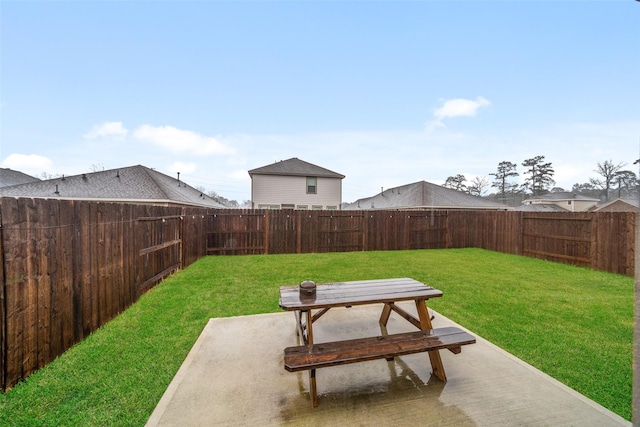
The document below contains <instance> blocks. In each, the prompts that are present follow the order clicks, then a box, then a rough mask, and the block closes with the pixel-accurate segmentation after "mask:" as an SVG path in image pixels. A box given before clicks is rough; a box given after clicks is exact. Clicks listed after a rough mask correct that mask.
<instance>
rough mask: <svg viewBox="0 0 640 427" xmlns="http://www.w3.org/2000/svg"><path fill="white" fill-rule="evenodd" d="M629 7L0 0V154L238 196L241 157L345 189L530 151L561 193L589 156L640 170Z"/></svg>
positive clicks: (347, 194)
mask: <svg viewBox="0 0 640 427" xmlns="http://www.w3.org/2000/svg"><path fill="white" fill-rule="evenodd" d="M639 18H640V3H639V2H636V1H632V0H619V1H616V0H611V1H559V2H556V1H491V2H483V1H473V2H471V1H447V2H445V1H410V2H382V1H372V2H367V1H351V2H342V1H302V2H292V1H290V2H278V1H251V2H249V1H246V2H245V1H238V2H227V1H152V0H151V1H138V2H128V1H86V2H83V1H71V2H63V1H48V2H44V1H43V2H36V1H11V0H8V1H7V0H3V1H2V2H1V3H0V144H1V145H0V165H1V166H2V167H9V168H11V169H16V170H21V171H23V172H25V173H29V174H32V175H34V176H38V177H40V176H41V175H42V173H47V174H52V175H56V174H65V175H72V174H78V173H83V172H88V171H91V170H92V169H95V168H96V167H97V168H99V169H100V168H105V169H112V168H118V167H124V166H130V165H136V164H142V165H145V166H148V167H151V168H155V169H157V170H159V171H161V172H163V173H166V174H168V175H171V176H175V175H176V173H177V172H180V173H181V178H183V179H184V180H185V181H187V182H188V183H189V184H191V185H193V186H196V187H204V188H206V189H207V190H213V191H216V192H217V193H218V194H220V195H222V196H224V197H227V198H229V199H235V200H238V201H243V200H246V199H249V198H250V197H251V193H250V179H249V175H248V173H247V171H248V170H250V169H254V168H257V167H261V166H265V165H268V164H270V163H272V162H274V161H279V160H285V159H288V158H291V157H298V158H300V159H302V160H305V161H308V162H311V163H314V164H316V165H319V166H322V167H325V168H327V169H330V170H333V171H335V172H338V173H341V174H343V175H345V176H346V178H345V179H344V181H343V201H346V202H351V201H354V200H356V199H358V198H361V197H368V196H372V195H374V194H376V193H378V192H379V191H380V189H381V188H391V187H395V186H398V185H403V184H408V183H412V182H415V181H420V180H426V181H429V182H434V183H438V184H441V183H443V182H444V181H445V180H446V178H447V177H449V176H453V175H457V174H463V175H465V176H466V177H467V178H468V179H469V180H471V179H472V178H474V177H481V176H487V177H488V178H489V179H491V177H490V176H489V174H490V173H494V172H495V171H496V169H497V166H498V163H500V162H501V161H511V162H513V163H517V164H518V165H521V164H522V162H523V161H524V160H526V159H529V158H532V157H535V156H538V155H542V156H545V160H546V161H548V162H551V163H552V165H553V168H554V169H555V175H554V180H555V181H556V183H557V185H558V186H560V187H564V188H565V189H567V190H569V189H571V187H572V185H573V184H575V183H583V182H587V181H588V179H589V178H590V177H597V174H596V173H595V172H594V170H595V169H596V168H597V163H599V162H600V163H602V162H604V161H607V160H611V161H613V162H614V163H624V164H626V165H627V166H626V167H625V169H628V170H632V171H634V172H636V173H637V172H638V171H637V169H636V168H637V165H636V166H634V165H632V163H633V161H634V160H636V159H637V158H638V157H640V114H639V113H640V104H639V102H640V25H638V20H639ZM518 170H519V172H521V173H522V172H523V170H524V168H523V167H522V166H519V168H518ZM520 179H522V176H521V177H520Z"/></svg>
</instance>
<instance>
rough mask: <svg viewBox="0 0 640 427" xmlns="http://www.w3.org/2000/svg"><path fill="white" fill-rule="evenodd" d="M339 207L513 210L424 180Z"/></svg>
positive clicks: (348, 208)
mask: <svg viewBox="0 0 640 427" xmlns="http://www.w3.org/2000/svg"><path fill="white" fill-rule="evenodd" d="M342 209H343V210H372V209H380V210H382V209H395V210H412V209H413V210H427V209H474V210H477V209H485V210H513V208H510V207H509V206H506V205H503V204H502V203H496V202H492V201H491V200H487V199H483V198H482V197H477V196H472V195H470V194H466V193H463V192H461V191H457V190H453V189H451V188H446V187H442V186H440V185H436V184H432V183H430V182H427V181H418V182H414V183H412V184H406V185H402V186H400V187H394V188H389V189H386V190H383V191H382V192H380V193H378V194H376V195H375V196H371V197H366V198H364V199H358V200H356V201H355V202H353V203H349V204H345V205H343V207H342Z"/></svg>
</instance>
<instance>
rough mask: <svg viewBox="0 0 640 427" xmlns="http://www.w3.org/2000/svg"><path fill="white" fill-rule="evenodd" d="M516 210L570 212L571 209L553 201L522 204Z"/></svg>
mask: <svg viewBox="0 0 640 427" xmlns="http://www.w3.org/2000/svg"><path fill="white" fill-rule="evenodd" d="M514 210H516V211H518V212H570V211H569V209H565V208H563V207H562V206H558V205H556V204H553V203H531V204H528V205H520V206H518V207H516V208H515V209H514Z"/></svg>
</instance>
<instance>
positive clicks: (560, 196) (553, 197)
mask: <svg viewBox="0 0 640 427" xmlns="http://www.w3.org/2000/svg"><path fill="white" fill-rule="evenodd" d="M566 200H576V201H585V202H599V201H600V199H596V198H593V197H589V196H583V195H582V194H576V193H572V192H570V191H558V192H555V193H547V194H542V195H540V196H532V197H529V198H528V199H526V200H523V201H522V203H526V202H533V201H535V202H537V203H540V202H546V201H549V202H560V201H566Z"/></svg>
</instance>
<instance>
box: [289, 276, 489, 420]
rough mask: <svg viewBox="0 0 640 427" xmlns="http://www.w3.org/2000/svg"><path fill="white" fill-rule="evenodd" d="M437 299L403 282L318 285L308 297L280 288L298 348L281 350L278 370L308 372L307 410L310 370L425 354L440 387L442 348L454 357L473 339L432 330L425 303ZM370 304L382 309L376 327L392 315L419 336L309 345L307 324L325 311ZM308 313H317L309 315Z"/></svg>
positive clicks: (312, 383) (452, 330)
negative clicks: (408, 306)
mask: <svg viewBox="0 0 640 427" xmlns="http://www.w3.org/2000/svg"><path fill="white" fill-rule="evenodd" d="M440 296H442V292H441V291H438V290H437V289H433V288H432V287H429V286H426V285H424V284H423V283H420V282H417V281H415V280H413V279H407V278H403V279H384V280H369V281H358V282H342V283H332V284H325V285H318V286H317V291H316V294H315V295H314V296H313V298H309V297H305V296H304V295H302V294H301V293H300V290H299V289H298V287H297V286H286V287H284V286H283V287H281V288H280V307H282V308H284V309H285V310H291V311H295V314H296V324H297V331H298V335H299V336H300V338H301V339H302V341H303V345H298V346H292V347H287V348H285V350H284V367H285V369H286V370H287V371H289V372H298V371H304V370H308V371H309V395H310V398H311V403H312V405H313V407H316V406H317V405H318V396H317V388H316V372H315V371H316V369H319V368H326V367H330V366H337V365H344V364H349V363H357V362H365V361H370V360H375V359H387V360H392V359H393V358H395V357H397V356H403V355H407V354H413V353H420V352H428V353H429V359H430V361H431V367H432V370H433V374H434V375H436V376H437V377H438V378H440V379H441V380H442V381H443V382H446V381H447V378H446V375H445V372H444V366H443V365H442V359H441V358H440V353H439V350H442V349H445V348H446V349H448V350H450V351H451V352H453V353H454V354H458V353H460V352H461V351H462V346H463V345H468V344H473V343H475V342H476V340H475V338H474V337H473V336H472V335H471V334H469V333H468V332H466V331H464V330H462V329H460V328H456V327H446V328H439V329H433V327H432V325H431V319H430V318H429V314H428V311H427V307H426V300H427V299H429V298H432V297H440ZM403 300H404V301H406V300H414V301H415V304H416V309H417V312H418V319H416V318H415V317H414V316H413V315H412V314H410V313H408V312H407V311H405V310H404V309H402V308H401V307H399V306H397V305H396V304H395V302H396V301H403ZM372 303H383V304H384V308H383V310H382V314H381V316H380V320H379V323H380V324H381V325H382V326H386V324H387V321H388V320H389V316H390V314H391V312H392V311H393V312H396V313H398V314H399V315H400V316H401V317H402V318H404V319H405V320H407V321H409V322H410V323H411V324H413V325H414V326H416V327H417V328H418V329H419V331H414V332H405V333H399V334H386V335H380V336H374V337H365V338H356V339H349V340H341V341H332V342H324V343H314V342H313V322H315V321H316V320H318V319H319V318H320V317H321V316H323V315H324V314H325V313H326V312H327V311H329V309H331V308H333V307H350V306H352V305H361V304H372ZM312 309H318V310H320V311H318V312H317V313H316V314H315V315H312V313H311V310H312ZM305 320H306V322H305Z"/></svg>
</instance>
